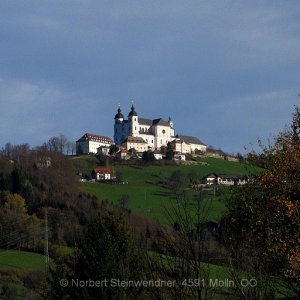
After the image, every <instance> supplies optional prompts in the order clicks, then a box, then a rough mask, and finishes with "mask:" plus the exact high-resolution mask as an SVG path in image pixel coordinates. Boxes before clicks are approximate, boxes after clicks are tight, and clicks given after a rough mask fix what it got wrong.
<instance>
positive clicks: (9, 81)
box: [0, 0, 300, 152]
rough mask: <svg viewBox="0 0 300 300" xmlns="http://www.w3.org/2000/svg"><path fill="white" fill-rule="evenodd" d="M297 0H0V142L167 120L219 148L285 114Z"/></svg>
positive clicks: (272, 125)
mask: <svg viewBox="0 0 300 300" xmlns="http://www.w3.org/2000/svg"><path fill="white" fill-rule="evenodd" d="M299 14H300V2H299V1H211V0H209V1H199V0H197V1H187V0H185V1H154V0H153V1H142V0H138V1H125V0H121V1H111V0H110V1H103V0H94V1H93V0H82V1H79V0H78V1H76V0H72V1H71V0H70V1H68V0H59V1H55V0H51V1H41V0H36V1H33V0H26V1H22V0H19V1H14V0H7V1H6V0H1V1H0V41H1V44H0V104H1V106H0V128H1V129H0V147H2V146H4V145H5V143H6V142H11V143H13V144H17V143H25V142H27V143H29V144H31V145H32V146H36V145H40V144H42V143H43V142H44V141H46V140H48V139H49V138H50V137H51V136H53V135H57V134H59V133H63V134H65V135H66V136H67V137H68V138H69V139H70V140H74V141H75V140H77V139H78V138H80V137H81V136H82V135H83V134H84V133H85V132H91V133H97V134H103V135H107V136H110V137H112V136H113V118H114V115H115V113H116V109H117V105H118V103H119V102H120V103H121V108H122V111H123V113H124V114H126V115H127V114H128V112H129V110H130V106H131V100H132V99H133V100H134V103H135V107H136V111H137V112H138V114H139V116H141V117H145V118H153V119H154V118H159V117H162V118H164V119H167V118H168V117H169V115H170V116H171V117H172V119H173V120H174V126H175V130H176V133H178V134H185V135H193V136H197V137H198V138H200V139H201V140H202V141H203V142H204V143H206V144H207V145H213V146H215V147H216V148H219V147H221V148H222V149H224V150H226V151H228V152H237V151H243V148H244V146H249V144H250V143H254V144H255V143H256V139H257V137H261V138H264V139H266V138H269V137H272V136H273V135H275V134H276V133H278V131H280V130H282V129H283V128H284V126H285V125H286V124H287V123H289V122H290V120H291V114H292V111H293V105H295V104H298V103H299V98H298V93H299V92H300V86H299V79H300V65H299V61H300V18H299Z"/></svg>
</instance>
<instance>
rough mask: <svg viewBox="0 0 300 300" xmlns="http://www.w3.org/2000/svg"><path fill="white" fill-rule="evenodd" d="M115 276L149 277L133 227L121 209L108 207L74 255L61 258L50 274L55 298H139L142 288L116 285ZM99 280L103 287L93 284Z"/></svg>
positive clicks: (126, 279) (132, 278)
mask: <svg viewBox="0 0 300 300" xmlns="http://www.w3.org/2000/svg"><path fill="white" fill-rule="evenodd" d="M62 279H66V280H65V281H64V282H63V283H64V284H65V285H67V286H66V287H62V284H61V280H62ZM112 279H116V280H120V281H126V282H128V281H130V280H133V281H137V280H142V279H145V278H144V273H143V271H142V266H141V256H140V253H139V251H138V250H137V248H136V244H135V239H134V237H133V235H132V233H131V231H130V230H129V228H128V226H127V224H126V223H125V221H124V219H123V218H122V217H121V216H120V215H119V214H118V213H116V212H113V211H108V212H105V213H104V214H103V215H99V216H98V217H97V218H95V219H94V220H93V221H92V222H91V223H90V225H89V226H88V230H87V232H86V234H85V235H84V237H83V239H82V241H81V242H80V244H79V245H78V249H77V251H76V252H75V253H74V254H73V255H69V256H67V257H62V258H60V260H59V261H57V263H56V267H55V268H54V269H53V270H52V272H51V278H50V282H51V287H52V288H51V290H52V292H51V293H52V295H51V297H52V298H51V299H116V300H117V299H125V298H126V299H139V296H140V294H141V292H142V290H141V289H140V288H133V287H118V286H112V282H111V280H112ZM96 280H98V281H99V282H100V284H101V285H102V286H101V287H95V286H93V282H95V281H96ZM66 282H68V284H66ZM77 285H78V286H77Z"/></svg>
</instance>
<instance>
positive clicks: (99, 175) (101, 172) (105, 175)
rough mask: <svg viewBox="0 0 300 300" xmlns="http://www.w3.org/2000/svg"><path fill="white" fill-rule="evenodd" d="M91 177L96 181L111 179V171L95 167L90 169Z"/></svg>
mask: <svg viewBox="0 0 300 300" xmlns="http://www.w3.org/2000/svg"><path fill="white" fill-rule="evenodd" d="M92 178H93V179H95V180H96V181H105V180H111V179H112V172H111V170H110V169H108V168H95V169H93V171H92Z"/></svg>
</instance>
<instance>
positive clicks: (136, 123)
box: [114, 104, 175, 150]
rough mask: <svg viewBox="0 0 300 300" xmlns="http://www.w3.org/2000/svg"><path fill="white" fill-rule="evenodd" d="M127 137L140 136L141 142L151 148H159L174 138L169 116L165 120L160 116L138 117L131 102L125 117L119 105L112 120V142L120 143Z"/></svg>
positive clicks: (126, 139)
mask: <svg viewBox="0 0 300 300" xmlns="http://www.w3.org/2000/svg"><path fill="white" fill-rule="evenodd" d="M128 137H138V138H140V139H141V141H142V144H144V145H147V147H150V148H151V149H152V150H155V149H160V147H161V146H167V144H168V143H169V142H171V141H172V140H174V139H175V130H174V125H173V122H172V120H171V118H169V120H168V121H165V120H163V119H162V118H159V119H154V120H151V119H145V118H142V117H140V116H139V115H138V113H137V112H136V110H135V108H134V106H133V104H132V106H131V111H130V112H129V114H128V118H127V119H125V117H124V115H123V114H122V111H121V108H120V106H119V108H118V112H117V114H116V115H115V122H114V142H115V144H116V145H122V144H123V143H124V142H126V141H127V142H128Z"/></svg>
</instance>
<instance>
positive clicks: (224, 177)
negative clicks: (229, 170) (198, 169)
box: [202, 173, 249, 186]
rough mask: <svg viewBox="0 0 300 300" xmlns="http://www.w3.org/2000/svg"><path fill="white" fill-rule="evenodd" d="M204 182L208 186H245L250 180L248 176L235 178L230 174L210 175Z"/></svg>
mask: <svg viewBox="0 0 300 300" xmlns="http://www.w3.org/2000/svg"><path fill="white" fill-rule="evenodd" d="M202 182H203V183H204V184H206V185H214V184H219V185H227V186H232V185H244V184H247V183H248V182H249V178H248V177H247V176H233V175H229V174H216V173H210V174H208V175H207V176H205V177H204V178H203V180H202Z"/></svg>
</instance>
